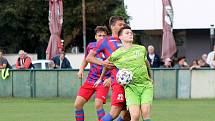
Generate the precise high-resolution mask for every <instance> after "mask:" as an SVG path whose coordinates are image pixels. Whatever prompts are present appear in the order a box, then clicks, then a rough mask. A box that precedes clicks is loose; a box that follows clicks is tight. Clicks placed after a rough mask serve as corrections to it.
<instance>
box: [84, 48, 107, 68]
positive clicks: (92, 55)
mask: <svg viewBox="0 0 215 121" xmlns="http://www.w3.org/2000/svg"><path fill="white" fill-rule="evenodd" d="M86 61H87V62H89V63H94V64H97V65H100V66H101V65H103V61H101V60H98V59H97V58H96V52H95V51H93V50H90V52H89V54H88V55H87V57H86Z"/></svg>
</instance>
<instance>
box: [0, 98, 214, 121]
mask: <svg viewBox="0 0 215 121" xmlns="http://www.w3.org/2000/svg"><path fill="white" fill-rule="evenodd" d="M73 103H74V100H72V99H58V98H55V99H19V98H18V99H17V98H0V121H75V119H74V108H73ZM109 108H110V105H109V103H108V104H106V105H105V109H106V110H109ZM214 114H215V99H205V100H154V102H153V106H152V114H151V117H152V120H153V121H215V116H214ZM85 119H86V120H85V121H96V119H97V117H96V113H95V110H94V106H93V101H90V102H89V103H88V104H87V105H86V106H85Z"/></svg>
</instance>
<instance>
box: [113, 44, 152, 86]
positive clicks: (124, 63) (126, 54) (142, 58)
mask: <svg viewBox="0 0 215 121" xmlns="http://www.w3.org/2000/svg"><path fill="white" fill-rule="evenodd" d="M109 61H110V62H112V63H113V64H114V65H115V66H116V67H117V68H118V69H123V68H125V69H129V70H130V71H132V73H133V80H132V82H131V83H130V84H129V85H136V86H141V87H142V86H144V87H152V83H151V79H150V77H149V75H148V71H147V66H146V61H147V57H146V48H145V47H144V46H141V45H135V44H133V45H132V47H131V48H129V49H127V50H125V49H124V48H123V47H121V48H119V49H117V50H116V51H115V52H113V53H112V55H111V56H110V58H109Z"/></svg>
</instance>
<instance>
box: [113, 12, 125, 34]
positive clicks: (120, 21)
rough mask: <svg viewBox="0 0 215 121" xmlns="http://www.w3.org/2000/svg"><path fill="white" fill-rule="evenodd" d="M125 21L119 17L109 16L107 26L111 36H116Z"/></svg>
mask: <svg viewBox="0 0 215 121" xmlns="http://www.w3.org/2000/svg"><path fill="white" fill-rule="evenodd" d="M124 24H125V21H124V19H123V17H121V16H111V17H110V19H109V26H110V29H111V31H112V34H115V35H117V33H118V32H119V30H120V29H121V28H122V27H123V26H124Z"/></svg>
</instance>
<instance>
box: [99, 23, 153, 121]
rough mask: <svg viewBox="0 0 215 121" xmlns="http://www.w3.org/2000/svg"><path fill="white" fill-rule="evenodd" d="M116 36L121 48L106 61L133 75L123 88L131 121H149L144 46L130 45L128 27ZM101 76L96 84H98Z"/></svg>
mask: <svg viewBox="0 0 215 121" xmlns="http://www.w3.org/2000/svg"><path fill="white" fill-rule="evenodd" d="M118 35H119V38H120V40H121V41H122V47H120V48H119V49H117V50H116V51H115V52H113V53H112V55H111V56H110V57H109V58H108V61H110V62H111V63H113V64H114V65H115V66H116V67H117V68H118V69H123V68H125V69H129V70H130V71H132V73H133V79H132V82H130V83H129V84H128V85H126V86H124V89H125V97H126V105H127V106H128V109H129V112H130V115H131V121H139V118H140V116H142V117H143V118H144V121H151V119H150V109H151V104H152V100H153V84H152V80H151V78H150V75H151V74H150V71H149V64H148V61H147V58H146V49H145V47H144V46H141V45H135V44H132V42H133V32H132V30H131V28H130V27H129V26H124V27H123V28H122V29H120V31H119V33H118ZM106 70H107V68H104V70H103V73H102V76H103V75H104V73H105V71H106ZM102 76H101V77H100V79H99V80H98V81H97V82H100V80H101V78H102ZM96 84H97V83H96Z"/></svg>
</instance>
